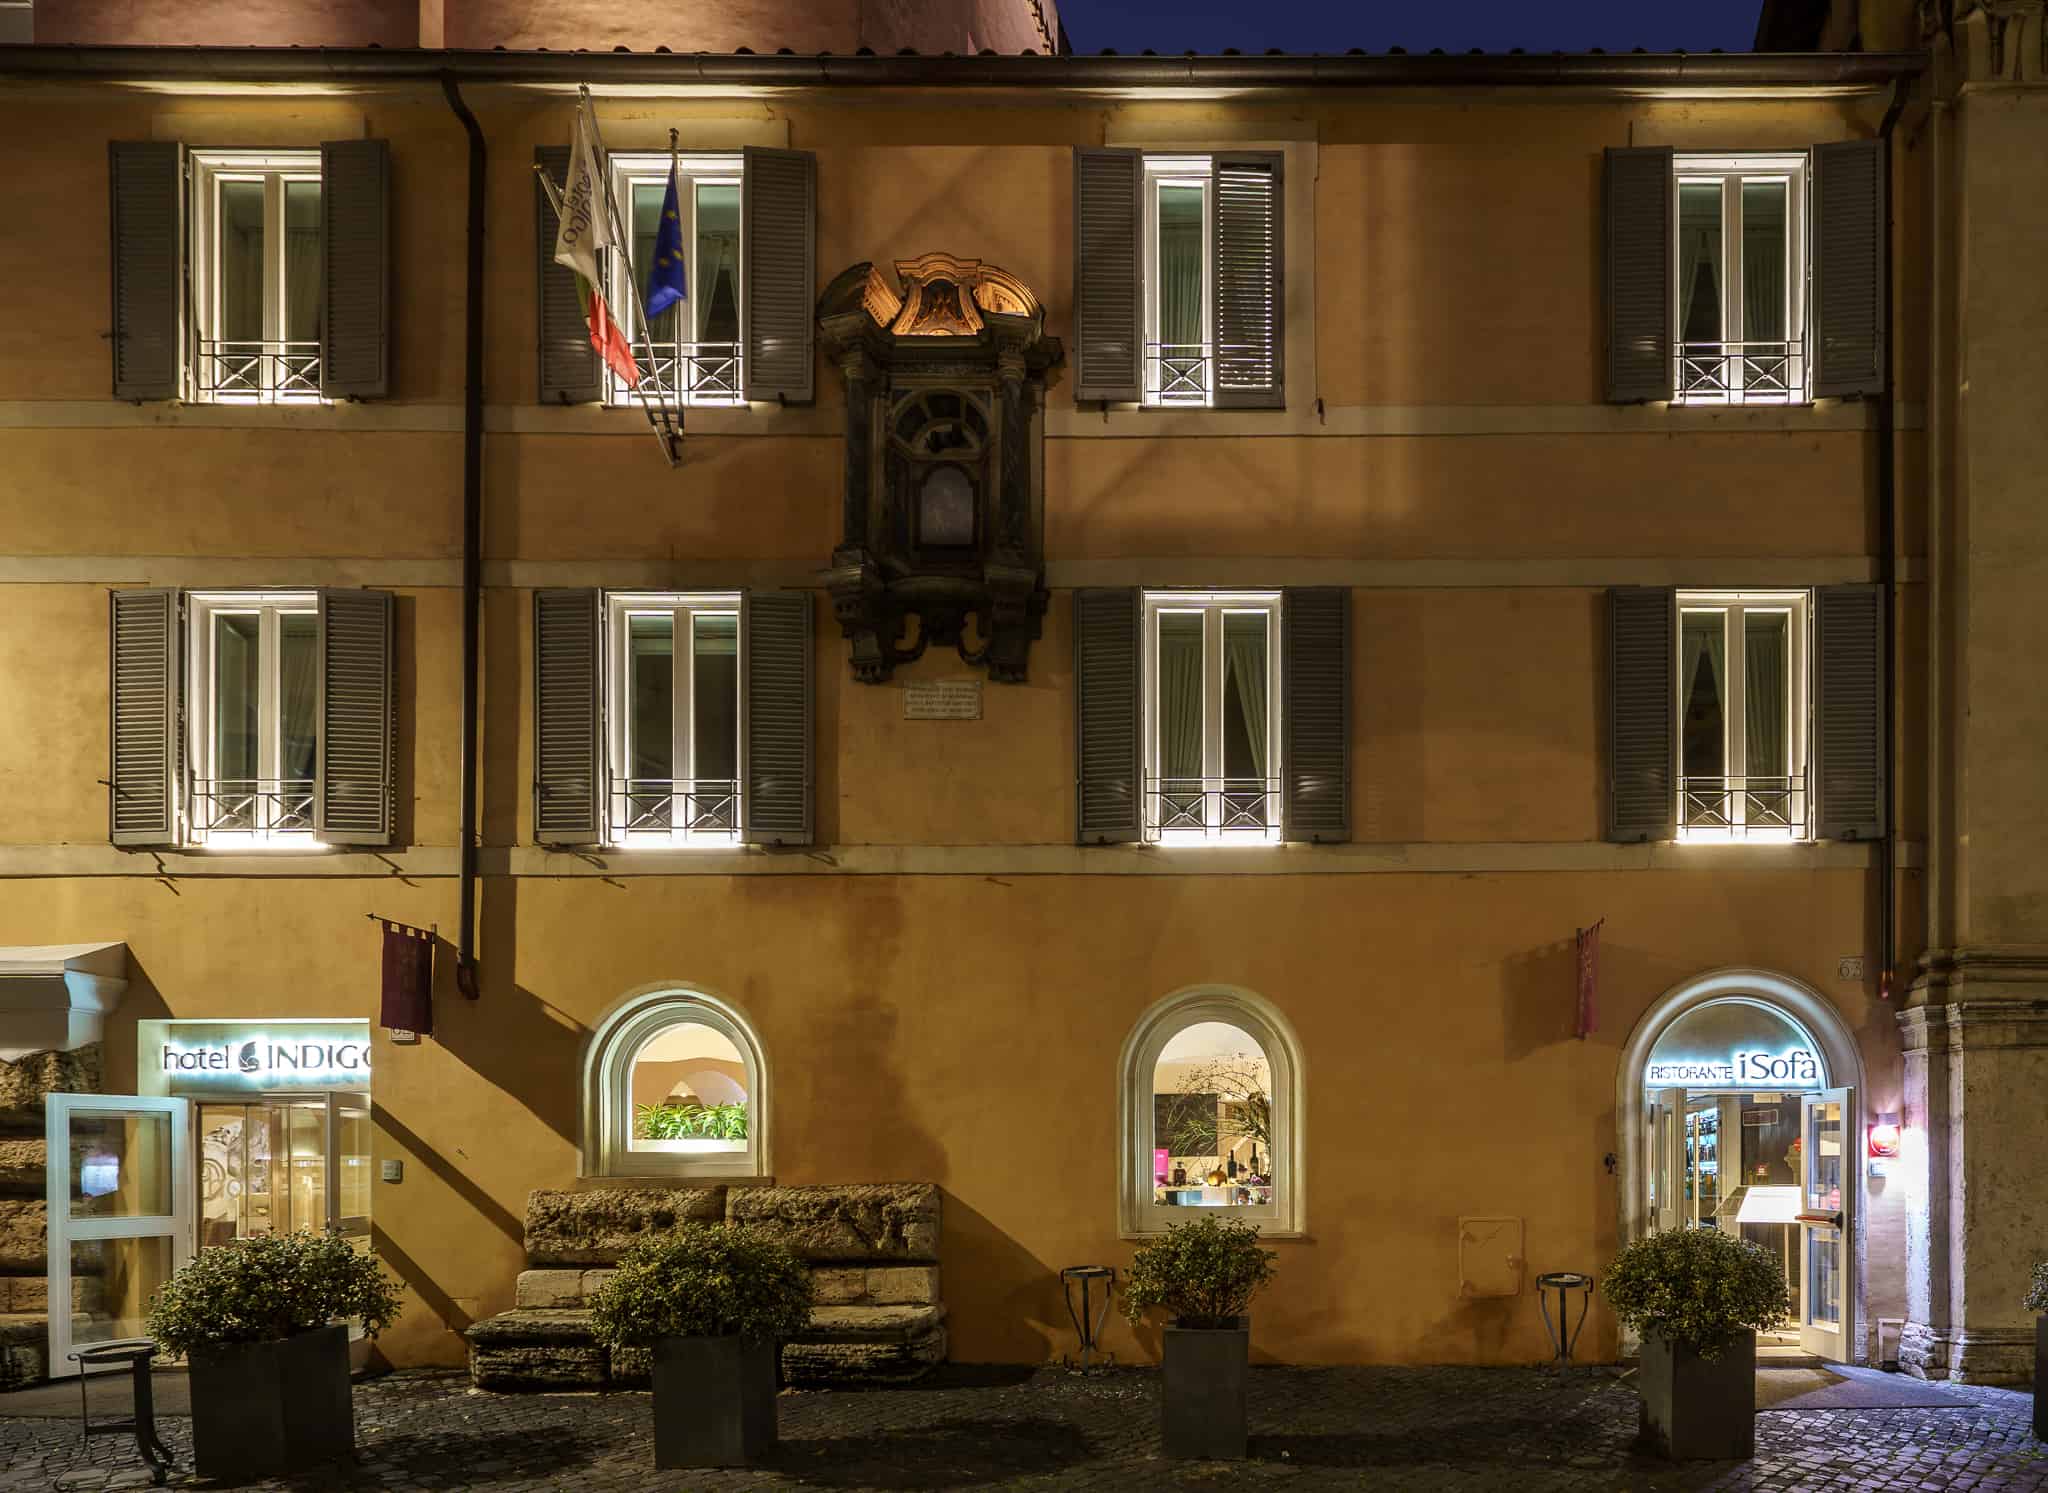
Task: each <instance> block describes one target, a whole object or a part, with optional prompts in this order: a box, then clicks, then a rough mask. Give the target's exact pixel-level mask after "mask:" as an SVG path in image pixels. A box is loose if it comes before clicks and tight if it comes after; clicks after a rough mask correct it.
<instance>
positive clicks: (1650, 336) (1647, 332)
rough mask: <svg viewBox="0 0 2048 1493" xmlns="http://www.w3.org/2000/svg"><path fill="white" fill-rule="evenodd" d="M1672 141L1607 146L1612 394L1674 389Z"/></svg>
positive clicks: (1614, 398)
mask: <svg viewBox="0 0 2048 1493" xmlns="http://www.w3.org/2000/svg"><path fill="white" fill-rule="evenodd" d="M1671 166H1672V155H1671V149H1670V147H1669V146H1651V147H1641V148H1634V149H1628V150H1622V149H1615V148H1610V149H1609V150H1608V152H1607V167H1606V176H1607V183H1606V192H1605V193H1604V195H1603V198H1602V203H1603V210H1604V212H1605V221H1604V223H1603V225H1602V237H1603V241H1604V243H1605V246H1606V276H1605V287H1606V300H1607V308H1606V309H1607V398H1608V402H1609V403H1612V404H1627V403H1631V402H1634V401H1637V400H1644V399H1669V398H1670V397H1671V393H1672V380H1673V377H1674V374H1673V369H1672V347H1671V326H1672V300H1671V256H1672V252H1673V248H1672V246H1673V243H1674V242H1675V236H1676V233H1677V225H1676V223H1675V222H1674V221H1673V218H1674V216H1675V215H1676V213H1677V206H1676V203H1677V190H1676V188H1675V187H1674V186H1673V184H1672V182H1673V177H1672V170H1671Z"/></svg>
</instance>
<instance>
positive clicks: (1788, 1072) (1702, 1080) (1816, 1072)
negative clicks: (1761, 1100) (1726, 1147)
mask: <svg viewBox="0 0 2048 1493" xmlns="http://www.w3.org/2000/svg"><path fill="white" fill-rule="evenodd" d="M1643 1080H1644V1082H1645V1083H1647V1084H1648V1085H1649V1086H1650V1087H1651V1088H1653V1089H1671V1088H1680V1087H1685V1088H1696V1089H1781V1088H1793V1089H1812V1088H1819V1087H1820V1085H1821V1073H1820V1060H1819V1059H1818V1058H1817V1057H1815V1056H1814V1054H1813V1052H1812V1050H1811V1049H1810V1048H1805V1047H1794V1048H1792V1049H1790V1050H1788V1051H1785V1052H1771V1051H1769V1050H1768V1049H1765V1048H1756V1049H1752V1050H1750V1051H1738V1052H1731V1053H1724V1054H1722V1055H1720V1056H1718V1057H1709V1056H1701V1057H1685V1058H1653V1059H1652V1060H1651V1061H1650V1063H1649V1065H1648V1066H1647V1067H1646V1068H1645V1069H1644V1070H1643Z"/></svg>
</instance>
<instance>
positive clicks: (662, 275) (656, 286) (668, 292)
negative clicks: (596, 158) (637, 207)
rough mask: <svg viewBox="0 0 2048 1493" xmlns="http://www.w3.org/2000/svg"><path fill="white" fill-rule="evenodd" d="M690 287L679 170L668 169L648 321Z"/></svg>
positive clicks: (681, 297)
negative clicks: (685, 276) (686, 273)
mask: <svg viewBox="0 0 2048 1493" xmlns="http://www.w3.org/2000/svg"><path fill="white" fill-rule="evenodd" d="M689 294H690V287H689V285H688V284H687V283H685V281H684V279H683V213H682V204H681V201H680V199H679V198H678V196H677V193H676V168H675V164H674V163H673V162H671V163H670V164H669V168H668V195H667V196H665V197H663V198H662V199H661V226H660V227H658V228H656V229H655V230H654V263H653V264H651V265H649V266H648V268H647V319H648V320H649V321H652V320H653V319H654V318H655V317H657V316H659V315H661V313H662V312H664V311H666V310H668V308H669V307H671V306H673V305H674V304H675V303H676V302H677V301H680V300H686V299H687V298H688V297H689Z"/></svg>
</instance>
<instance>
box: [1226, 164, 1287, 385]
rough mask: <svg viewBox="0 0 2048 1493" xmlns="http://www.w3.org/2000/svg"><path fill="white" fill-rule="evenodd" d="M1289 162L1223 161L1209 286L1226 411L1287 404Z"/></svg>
mask: <svg viewBox="0 0 2048 1493" xmlns="http://www.w3.org/2000/svg"><path fill="white" fill-rule="evenodd" d="M1281 159H1282V158H1281V156H1280V154H1279V153H1278V152H1277V151H1254V152H1240V153H1225V154H1222V155H1219V156H1217V157H1216V163H1215V178H1214V180H1215V189H1216V208H1215V211H1214V212H1212V213H1211V214H1210V215H1209V233H1210V241H1209V247H1210V256H1209V262H1210V270H1211V274H1210V277H1209V283H1210V296H1211V311H1212V316H1211V323H1210V324H1211V327H1212V335H1213V336H1214V338H1215V342H1216V357H1215V362H1214V364H1213V369H1214V380H1215V382H1214V389H1215V399H1216V405H1217V407H1218V408H1219V409H1279V408H1281V407H1282V406H1284V405H1285V404H1286V403H1287V391H1286V387H1285V382H1284V379H1283V377H1282V374H1283V371H1284V370H1283V367H1282V353H1283V350H1284V344H1285V342H1286V330H1287V310H1286V292H1285V283H1284V282H1285V265H1284V262H1283V256H1282V253H1281V249H1282V232H1281V223H1282V218H1283V213H1282V197H1281V181H1282V173H1281Z"/></svg>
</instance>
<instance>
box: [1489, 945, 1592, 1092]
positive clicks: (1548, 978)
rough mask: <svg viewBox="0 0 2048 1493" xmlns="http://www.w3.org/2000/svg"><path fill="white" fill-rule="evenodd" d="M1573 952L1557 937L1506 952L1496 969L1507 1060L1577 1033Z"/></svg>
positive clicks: (1575, 947) (1575, 959)
mask: <svg viewBox="0 0 2048 1493" xmlns="http://www.w3.org/2000/svg"><path fill="white" fill-rule="evenodd" d="M1578 978H1579V955H1578V944H1577V942H1576V940H1574V939H1570V938H1562V939H1559V940H1557V941H1556V942H1555V943H1548V944H1544V945H1542V946H1541V947H1539V948H1534V949H1524V950H1523V951H1522V952H1521V953H1519V954H1510V955H1509V956H1508V957H1507V959H1506V960H1504V961H1503V962H1502V964H1501V970H1500V995H1501V1011H1500V1017H1501V1020H1500V1029H1501V1048H1502V1056H1503V1057H1504V1058H1506V1060H1507V1061H1508V1062H1510V1063H1513V1062H1517V1061H1519V1060H1521V1059H1522V1058H1526V1057H1530V1056H1532V1055H1534V1054H1535V1053H1537V1052H1539V1051H1541V1050H1542V1049H1543V1048H1546V1047H1550V1046H1552V1045H1554V1044H1556V1043H1559V1042H1570V1041H1573V1040H1575V1039H1576V1037H1577V1035H1578V1034H1577V1031H1576V1026H1577V1018H1578Z"/></svg>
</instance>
